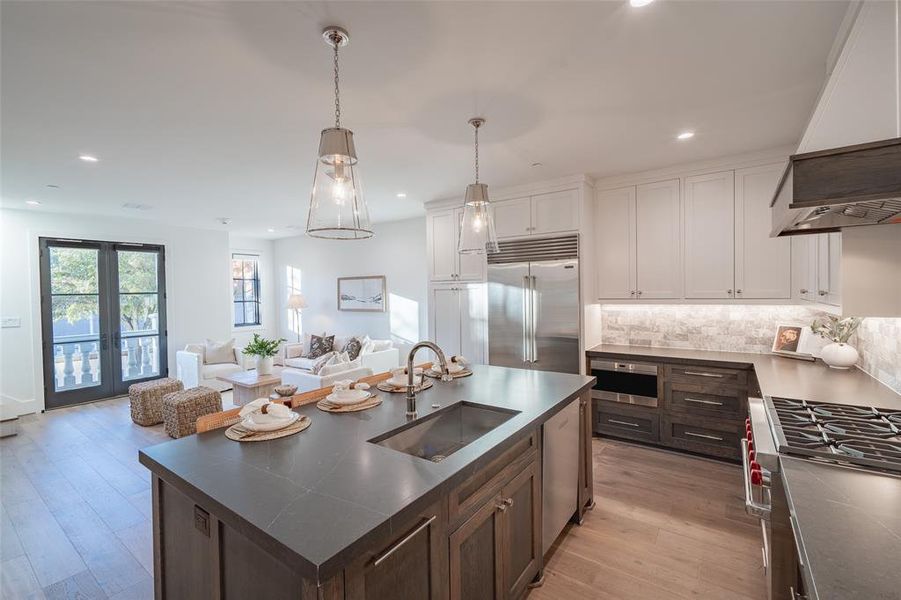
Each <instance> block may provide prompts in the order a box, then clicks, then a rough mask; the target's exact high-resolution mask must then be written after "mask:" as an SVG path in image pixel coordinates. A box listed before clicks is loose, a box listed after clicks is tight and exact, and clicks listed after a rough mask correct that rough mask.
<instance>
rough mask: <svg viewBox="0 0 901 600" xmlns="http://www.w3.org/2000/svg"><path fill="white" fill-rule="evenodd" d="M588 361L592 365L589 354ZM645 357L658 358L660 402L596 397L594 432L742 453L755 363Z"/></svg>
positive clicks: (736, 456)
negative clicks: (724, 363) (651, 403)
mask: <svg viewBox="0 0 901 600" xmlns="http://www.w3.org/2000/svg"><path fill="white" fill-rule="evenodd" d="M603 356H604V358H605V359H608V360H609V359H611V358H612V359H614V360H619V359H620V357H616V356H607V355H603ZM624 360H625V359H624ZM587 361H588V362H587V364H588V368H589V369H590V368H591V357H590V356H589V357H588V359H587ZM641 362H642V363H646V364H656V366H657V368H658V370H657V372H658V376H657V406H656V407H650V406H639V405H634V404H626V403H620V402H613V401H610V400H604V399H599V398H595V399H594V400H593V409H594V432H595V433H597V434H599V435H609V436H612V437H618V438H624V439H628V440H636V441H640V442H647V443H651V444H658V445H661V446H666V447H668V448H676V449H679V450H687V451H689V452H695V453H698V454H705V455H707V456H714V457H718V458H726V459H730V460H740V459H741V452H740V449H739V440H740V439H741V438H742V436H743V435H744V427H745V426H744V421H745V418H746V417H747V415H748V391H749V389H751V387H752V386H753V385H754V378H753V374H752V371H751V369H750V367H748V368H724V367H722V366H712V365H704V364H697V365H686V364H670V363H667V362H665V361H662V360H661V361H657V362H656V363H655V361H651V360H647V359H642V361H641ZM601 376H603V375H601Z"/></svg>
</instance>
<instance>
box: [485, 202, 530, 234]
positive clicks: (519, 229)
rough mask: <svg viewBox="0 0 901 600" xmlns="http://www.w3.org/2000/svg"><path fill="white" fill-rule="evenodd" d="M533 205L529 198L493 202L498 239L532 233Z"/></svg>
mask: <svg viewBox="0 0 901 600" xmlns="http://www.w3.org/2000/svg"><path fill="white" fill-rule="evenodd" d="M531 207H532V203H531V200H530V199H529V198H514V199H512V200H502V201H500V202H492V203H491V208H492V209H493V210H494V230H495V231H496V232H497V237H498V238H499V239H500V238H511V237H521V236H524V235H529V234H531V233H532V208H531Z"/></svg>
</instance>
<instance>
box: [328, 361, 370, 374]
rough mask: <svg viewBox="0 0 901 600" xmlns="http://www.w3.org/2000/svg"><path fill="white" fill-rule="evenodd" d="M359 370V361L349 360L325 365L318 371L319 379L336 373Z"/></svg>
mask: <svg viewBox="0 0 901 600" xmlns="http://www.w3.org/2000/svg"><path fill="white" fill-rule="evenodd" d="M359 368H360V361H359V360H350V361H345V362H333V363H330V364H327V365H325V366H324V367H322V369H321V370H320V371H319V376H320V377H327V376H329V375H335V374H336V373H346V372H348V371H352V370H354V369H359Z"/></svg>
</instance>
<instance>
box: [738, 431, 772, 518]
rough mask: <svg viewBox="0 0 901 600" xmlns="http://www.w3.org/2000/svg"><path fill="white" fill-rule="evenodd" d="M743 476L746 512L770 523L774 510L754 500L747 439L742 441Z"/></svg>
mask: <svg viewBox="0 0 901 600" xmlns="http://www.w3.org/2000/svg"><path fill="white" fill-rule="evenodd" d="M741 476H742V479H744V482H745V512H746V513H748V514H749V515H751V516H752V517H757V518H758V519H763V520H764V521H769V520H770V513H771V512H772V508H771V507H770V506H766V505H765V504H760V503H759V502H756V501H755V500H754V494H753V491H752V489H751V468H750V465H749V464H748V440H746V439H745V438H742V440H741ZM763 489H764V490H767V493H768V492H769V489H768V488H766V487H764V488H763Z"/></svg>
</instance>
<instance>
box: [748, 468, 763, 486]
mask: <svg viewBox="0 0 901 600" xmlns="http://www.w3.org/2000/svg"><path fill="white" fill-rule="evenodd" d="M751 483H752V484H754V485H760V484H761V483H763V473H762V472H761V471H760V468H757V469H751Z"/></svg>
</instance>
